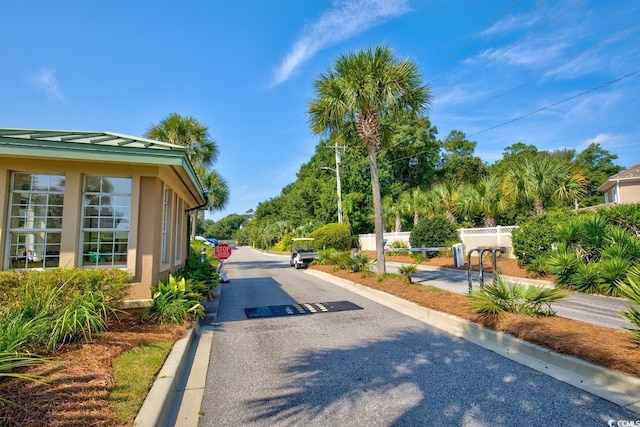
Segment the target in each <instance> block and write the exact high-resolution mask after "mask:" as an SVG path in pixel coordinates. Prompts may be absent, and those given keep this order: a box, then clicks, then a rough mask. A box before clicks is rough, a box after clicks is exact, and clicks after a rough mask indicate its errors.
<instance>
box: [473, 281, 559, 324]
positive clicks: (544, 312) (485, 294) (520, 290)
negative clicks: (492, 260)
mask: <svg viewBox="0 0 640 427" xmlns="http://www.w3.org/2000/svg"><path fill="white" fill-rule="evenodd" d="M566 297H567V294H566V293H565V292H563V291H562V290H560V289H545V288H543V287H538V286H532V285H523V284H521V283H515V284H513V285H511V284H510V283H509V282H508V281H507V279H506V278H505V277H504V276H501V275H499V274H496V280H495V281H494V282H493V283H490V284H488V285H484V286H483V287H482V288H481V289H478V290H476V291H473V292H472V293H471V294H470V295H469V298H471V300H470V302H469V305H470V306H471V308H472V309H473V310H474V311H476V312H478V313H481V314H482V315H484V316H487V317H498V318H499V317H503V316H505V315H506V314H507V313H520V314H526V315H528V316H553V315H554V314H555V312H554V311H553V309H552V308H551V303H553V302H557V301H560V300H563V299H565V298H566Z"/></svg>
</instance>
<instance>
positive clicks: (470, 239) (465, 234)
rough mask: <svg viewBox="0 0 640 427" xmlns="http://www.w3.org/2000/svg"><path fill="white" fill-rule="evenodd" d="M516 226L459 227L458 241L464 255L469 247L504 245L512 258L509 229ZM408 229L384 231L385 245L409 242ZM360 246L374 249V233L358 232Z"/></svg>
mask: <svg viewBox="0 0 640 427" xmlns="http://www.w3.org/2000/svg"><path fill="white" fill-rule="evenodd" d="M515 228H517V226H509V227H501V226H497V227H485V228H460V229H458V232H459V234H460V241H461V242H462V244H463V245H464V251H465V256H466V253H467V251H468V250H469V249H473V248H477V247H479V246H504V247H506V248H507V253H506V256H508V257H510V258H513V245H512V244H511V231H512V230H513V229H515ZM410 235H411V233H410V232H409V231H401V232H398V233H384V237H383V238H384V239H385V240H386V241H387V247H390V246H391V245H392V243H393V242H394V241H400V242H403V243H406V245H407V246H409V247H410V246H411V245H410V244H409V236H410ZM359 237H360V248H361V249H362V250H365V251H375V250H376V235H375V234H360V236H359Z"/></svg>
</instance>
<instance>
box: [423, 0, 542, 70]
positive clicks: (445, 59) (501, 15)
mask: <svg viewBox="0 0 640 427" xmlns="http://www.w3.org/2000/svg"><path fill="white" fill-rule="evenodd" d="M521 1H522V0H516V1H515V2H513V3H511V6H509V7H508V8H506V9H505V10H504V11H503V12H502V13H501V14H500V15H498V16H496V17H495V18H493V20H492V21H491V22H489V23H488V24H487V25H485V26H484V28H482V29H481V30H480V31H478V32H477V33H475V34H474V35H472V36H471V37H469V38H468V39H467V40H466V41H465V42H464V43H462V44H461V45H460V46H459V47H458V48H457V49H456V50H454V51H453V52H451V53H450V54H449V55H447V56H446V57H445V58H444V59H442V60H440V62H438V63H437V64H436V65H434V66H433V67H432V68H431V69H430V70H429V72H431V71H434V70H437V69H438V68H439V67H440V66H441V65H442V64H444V63H445V62H447V61H448V60H449V58H451V57H452V56H453V55H455V54H456V53H458V52H459V51H460V49H462V48H463V47H465V46H466V45H468V44H469V43H471V42H472V41H473V40H474V39H476V38H478V36H479V35H480V34H482V33H483V32H484V31H485V30H486V29H487V28H490V27H491V26H492V25H493V24H494V23H496V22H497V21H498V20H499V19H500V18H502V17H503V16H504V15H506V14H507V13H508V12H509V11H511V9H513V8H514V7H515V6H516V5H517V4H518V3H520V2H521ZM546 2H547V0H545V1H544V2H543V3H546ZM465 59H466V58H465ZM450 69H451V68H449V69H447V70H445V72H446V71H449V70H450ZM440 74H442V73H438V74H437V75H436V76H438V75H440ZM434 80H436V79H434ZM432 81H433V80H432Z"/></svg>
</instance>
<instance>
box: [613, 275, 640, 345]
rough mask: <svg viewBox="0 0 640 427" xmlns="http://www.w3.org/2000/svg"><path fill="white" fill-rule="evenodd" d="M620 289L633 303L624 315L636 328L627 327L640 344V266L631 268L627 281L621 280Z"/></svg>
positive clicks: (623, 312)
mask: <svg viewBox="0 0 640 427" xmlns="http://www.w3.org/2000/svg"><path fill="white" fill-rule="evenodd" d="M618 289H619V290H620V295H622V296H623V297H624V298H626V299H627V300H628V301H629V302H630V303H631V305H630V306H628V307H627V308H626V309H624V310H623V311H622V317H623V318H625V319H627V320H628V321H629V322H631V324H633V325H634V326H636V329H627V330H628V331H629V333H630V334H631V336H632V340H633V341H634V342H635V343H636V344H638V345H640V329H638V328H640V267H638V266H636V267H633V268H632V269H631V270H629V274H628V275H627V282H626V283H625V282H623V281H619V282H618Z"/></svg>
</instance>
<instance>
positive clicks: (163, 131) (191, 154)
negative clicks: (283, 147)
mask: <svg viewBox="0 0 640 427" xmlns="http://www.w3.org/2000/svg"><path fill="white" fill-rule="evenodd" d="M144 136H145V137H146V138H149V139H157V140H160V141H164V142H168V143H171V144H176V145H181V146H183V147H186V149H187V157H188V158H189V161H190V162H191V164H192V165H193V168H194V171H195V173H196V175H197V176H198V179H199V180H200V183H201V184H202V186H203V187H204V189H205V191H207V192H208V193H209V194H208V198H207V202H208V207H209V209H211V210H216V209H222V208H223V207H224V206H225V205H226V203H227V201H228V199H229V189H228V186H227V183H226V182H225V180H224V179H223V178H222V177H221V176H220V175H219V174H218V173H217V172H216V171H214V170H212V169H211V168H212V166H213V164H214V163H215V161H216V160H217V159H218V155H219V150H218V144H217V143H216V142H215V141H214V140H212V139H211V137H210V136H209V128H208V127H207V126H206V125H205V124H203V123H200V122H199V121H198V120H197V119H195V118H194V117H192V116H181V115H180V114H178V113H170V114H169V115H168V116H167V117H165V118H164V119H162V120H161V121H160V123H158V124H157V125H151V127H150V128H149V129H147V130H146V132H145V134H144ZM202 215H203V219H202V223H203V224H204V212H203V213H202ZM196 218H197V217H196ZM196 218H194V221H193V222H192V228H191V234H192V235H195V234H196V224H197V221H196V220H195V219H196Z"/></svg>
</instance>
